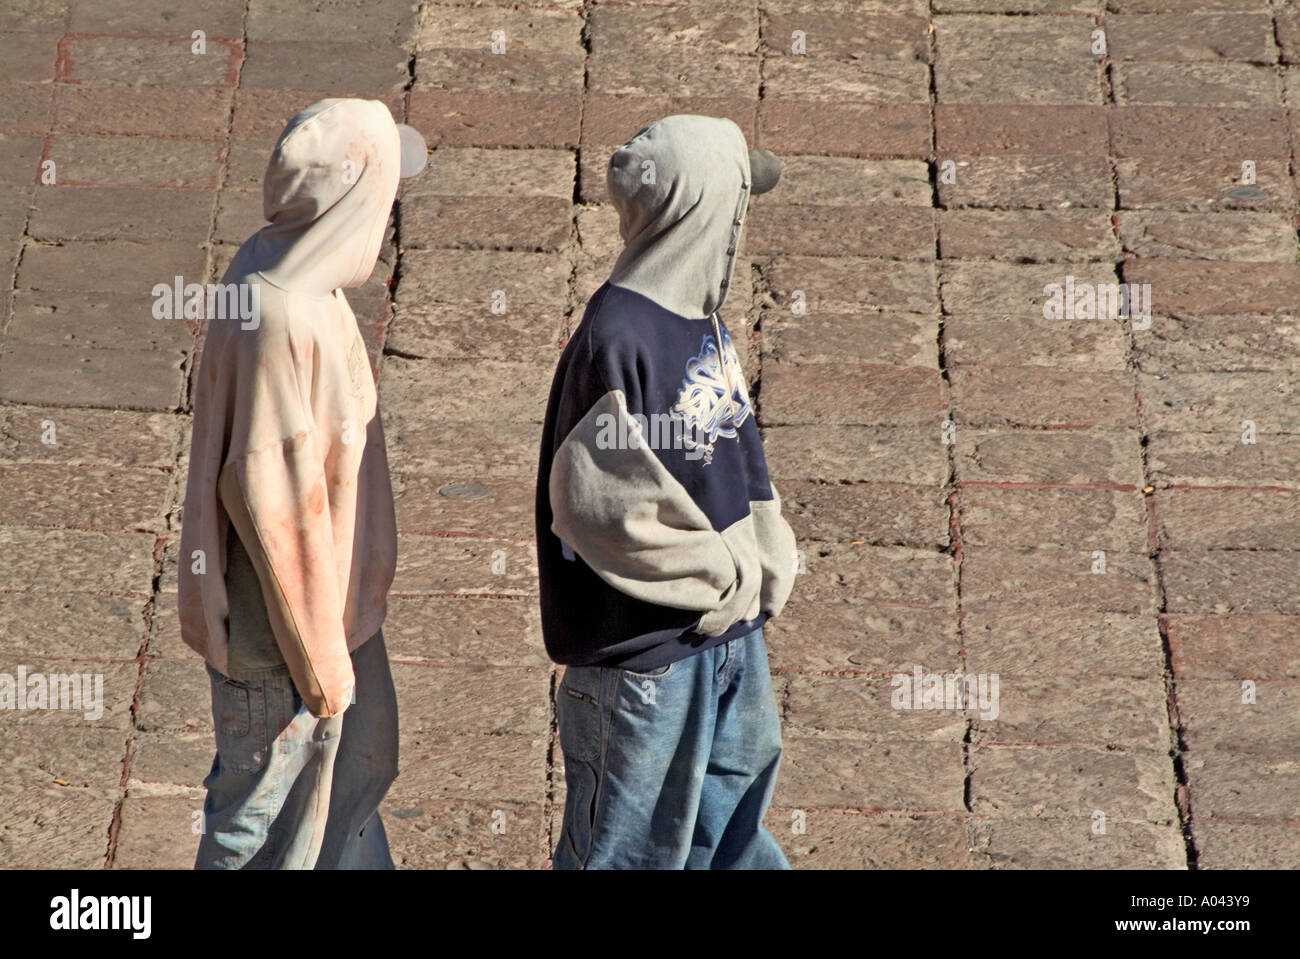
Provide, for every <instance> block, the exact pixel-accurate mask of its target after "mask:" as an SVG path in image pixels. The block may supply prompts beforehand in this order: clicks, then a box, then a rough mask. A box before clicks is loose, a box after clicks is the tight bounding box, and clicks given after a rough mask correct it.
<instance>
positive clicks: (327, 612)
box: [218, 430, 355, 717]
mask: <svg viewBox="0 0 1300 959" xmlns="http://www.w3.org/2000/svg"><path fill="white" fill-rule="evenodd" d="M218 487H219V490H220V493H221V499H222V503H223V505H224V506H225V509H226V512H227V513H228V514H229V516H230V520H231V522H232V523H233V524H234V526H235V530H236V532H237V533H238V534H239V538H240V540H241V541H242V542H243V544H244V548H245V549H246V550H247V552H248V555H249V559H250V560H251V561H252V563H253V567H254V569H256V570H257V575H258V580H259V582H260V584H261V586H262V596H263V598H264V600H265V602H266V607H267V617H268V619H269V620H270V623H271V628H272V630H273V631H274V632H275V638H276V641H277V643H278V644H279V647H280V652H281V654H282V655H283V656H284V660H285V663H286V664H287V665H288V667H289V672H290V675H291V676H292V678H293V683H294V686H295V687H297V689H298V693H299V695H301V696H302V699H303V702H304V703H305V704H306V705H307V708H308V709H310V710H311V713H312V715H313V716H318V717H328V716H334V715H337V714H338V713H340V712H342V711H343V709H344V708H345V707H346V706H347V703H348V701H349V700H350V699H351V695H352V686H353V684H354V682H355V680H354V676H353V673H352V660H351V657H350V655H349V653H348V646H347V636H346V634H345V632H344V629H343V604H342V599H341V597H340V596H339V582H338V567H337V565H336V564H335V560H334V533H333V528H332V525H331V522H330V511H329V503H328V497H327V493H326V483H325V471H324V463H323V459H322V456H321V454H320V451H319V449H318V446H317V437H316V435H315V431H314V430H313V431H307V432H303V433H299V434H298V435H296V436H293V437H291V438H289V439H286V440H283V441H282V442H279V443H276V444H273V445H270V446H265V447H262V448H261V449H257V450H254V451H252V452H249V453H245V454H244V455H242V456H240V457H238V458H235V459H232V460H231V461H229V462H228V463H227V464H226V466H225V468H224V469H223V470H222V472H221V477H220V479H219V481H218Z"/></svg>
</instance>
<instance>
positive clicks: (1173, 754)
mask: <svg viewBox="0 0 1300 959" xmlns="http://www.w3.org/2000/svg"><path fill="white" fill-rule="evenodd" d="M1097 26H1098V27H1099V28H1101V29H1102V30H1103V31H1105V29H1106V14H1105V11H1102V12H1101V13H1099V14H1097ZM1109 50H1110V47H1109V43H1108V44H1107V52H1106V54H1105V55H1104V56H1103V57H1102V60H1101V63H1102V73H1101V78H1100V79H1101V84H1102V91H1101V92H1102V101H1103V104H1102V105H1103V107H1104V109H1105V116H1106V165H1107V168H1108V172H1109V173H1110V182H1111V229H1112V231H1113V233H1114V235H1115V238H1116V239H1117V240H1118V241H1119V245H1120V259H1119V262H1117V263H1116V264H1115V279H1116V281H1117V282H1119V283H1123V282H1124V280H1125V273H1126V272H1127V271H1126V266H1127V264H1128V261H1129V259H1130V257H1132V256H1133V255H1134V254H1133V252H1132V251H1131V250H1129V249H1128V248H1127V247H1126V246H1125V244H1124V238H1123V236H1122V234H1121V233H1120V229H1119V212H1120V208H1121V198H1120V191H1119V171H1118V165H1117V163H1116V151H1115V140H1114V132H1113V127H1112V124H1111V119H1112V117H1113V116H1114V111H1115V108H1116V107H1117V106H1118V105H1119V104H1118V100H1117V98H1116V93H1115V86H1116V85H1115V61H1114V60H1113V59H1112V57H1111V55H1110V52H1109ZM1122 322H1123V328H1124V351H1125V357H1124V365H1125V368H1126V369H1127V370H1128V371H1129V373H1130V375H1131V376H1132V378H1133V411H1134V418H1135V421H1136V426H1137V432H1138V460H1139V463H1140V465H1141V469H1142V484H1143V490H1142V492H1143V507H1144V510H1145V513H1146V522H1147V559H1148V560H1149V561H1150V564H1151V579H1152V584H1151V589H1152V599H1153V601H1154V602H1155V607H1156V612H1155V620H1156V630H1157V633H1158V634H1159V636H1160V650H1161V659H1162V663H1163V668H1162V670H1161V673H1162V675H1161V679H1162V681H1163V683H1164V688H1165V713H1166V722H1167V723H1168V726H1169V758H1170V762H1171V764H1172V765H1173V773H1174V782H1175V786H1174V796H1173V800H1174V806H1175V808H1176V809H1177V810H1178V824H1179V831H1180V832H1181V833H1182V837H1183V849H1184V854H1185V857H1186V862H1187V868H1188V869H1189V870H1195V869H1196V865H1197V863H1196V845H1195V843H1194V841H1193V836H1192V810H1191V796H1190V792H1189V790H1188V784H1187V772H1186V769H1185V768H1184V765H1183V753H1184V752H1185V750H1186V746H1185V743H1184V741H1183V733H1182V723H1181V720H1180V718H1179V714H1178V699H1177V689H1176V683H1175V680H1174V670H1173V651H1172V649H1171V647H1170V644H1169V629H1168V623H1167V621H1166V618H1165V614H1166V608H1167V607H1166V597H1165V584H1164V572H1163V569H1162V567H1161V563H1160V528H1159V523H1158V521H1157V519H1156V510H1155V499H1154V492H1155V483H1154V481H1153V479H1152V476H1151V464H1150V457H1149V443H1150V433H1149V432H1148V430H1147V425H1146V417H1145V415H1144V412H1143V408H1142V390H1141V380H1140V377H1139V369H1138V354H1137V337H1136V335H1135V334H1134V331H1133V326H1132V323H1131V322H1129V321H1128V320H1127V319H1126V318H1125V319H1123V320H1122ZM1148 491H1150V492H1148Z"/></svg>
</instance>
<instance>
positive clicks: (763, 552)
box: [749, 483, 795, 616]
mask: <svg viewBox="0 0 1300 959" xmlns="http://www.w3.org/2000/svg"><path fill="white" fill-rule="evenodd" d="M749 508H750V511H751V513H752V515H753V517H754V537H755V539H756V540H757V541H758V559H759V564H760V565H761V566H762V568H763V586H762V591H761V596H760V606H761V608H762V610H763V612H765V613H767V614H768V615H769V616H779V615H780V614H781V610H783V609H784V608H785V601H786V600H787V599H789V597H790V591H791V590H792V589H793V588H794V577H795V539H794V531H793V530H791V529H790V524H789V523H787V522H786V520H785V517H784V516H782V515H781V495H780V494H779V493H777V491H776V484H775V483H773V484H772V499H771V500H769V501H764V502H754V503H750V504H749Z"/></svg>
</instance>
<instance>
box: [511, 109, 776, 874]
mask: <svg viewBox="0 0 1300 959" xmlns="http://www.w3.org/2000/svg"><path fill="white" fill-rule="evenodd" d="M751 163H752V165H753V166H754V167H758V168H760V169H758V170H757V172H758V174H759V175H760V176H761V178H762V179H761V180H756V181H755V182H753V183H752V184H751V178H752V177H754V175H755V171H753V170H752V169H751ZM777 176H779V166H778V165H777V164H776V161H775V158H773V157H771V155H770V154H762V153H760V152H758V151H749V150H748V149H747V147H746V144H745V140H744V136H743V134H742V133H741V132H740V129H739V128H738V127H736V125H735V124H734V123H731V121H728V120H718V119H713V118H709V117H693V116H675V117H669V118H666V119H665V120H661V121H659V122H658V123H655V124H652V125H651V126H650V127H647V128H646V129H645V130H643V131H642V132H641V133H640V134H638V135H637V136H636V137H635V138H634V139H633V140H631V141H630V142H629V143H628V144H626V145H625V146H624V147H623V148H621V149H620V150H619V151H617V152H616V153H615V154H614V156H613V158H612V159H611V161H610V169H609V174H608V182H609V188H610V194H611V196H612V198H613V201H614V205H615V207H616V208H617V209H618V212H619V217H620V224H619V226H620V232H621V234H622V236H623V239H624V241H625V244H626V247H625V249H624V251H623V254H622V256H621V257H620V258H619V261H618V263H617V265H616V266H615V268H614V272H613V274H612V275H611V277H610V280H609V282H608V283H606V284H605V285H604V286H602V287H601V288H600V289H599V290H598V291H597V292H596V294H595V295H594V296H593V297H592V300H591V302H590V303H589V304H588V307H587V311H586V313H585V315H584V317H583V320H582V322H581V324H580V325H579V326H578V328H577V329H576V330H575V331H574V334H573V336H572V337H571V339H570V341H569V343H568V344H567V346H566V348H565V350H564V353H563V356H562V357H561V359H560V363H559V366H558V368H557V371H556V375H555V380H554V383H553V385H552V388H551V394H550V399H549V403H548V408H547V415H546V422H545V427H544V432H543V438H542V449H541V456H540V462H539V469H538V488H537V504H536V513H537V540H538V546H537V548H538V570H539V577H540V585H541V605H542V625H543V635H544V639H545V642H546V647H547V650H548V652H549V654H550V656H551V658H552V659H554V660H555V661H556V662H558V663H562V664H564V665H566V667H567V668H566V670H565V675H564V680H563V682H562V684H561V686H560V695H559V696H558V697H557V710H558V713H559V722H560V739H561V747H562V749H563V751H564V756H565V772H566V778H567V781H568V794H567V800H566V807H565V820H564V830H563V834H562V836H561V839H560V842H559V844H558V845H557V848H556V850H555V857H554V862H555V865H556V867H557V868H573V867H578V868H600V867H619V866H631V867H637V866H640V867H683V866H685V867H715V868H716V867H758V868H762V867H784V866H785V859H784V856H783V855H782V854H781V851H780V849H779V847H777V845H776V842H775V840H774V839H773V838H772V836H771V835H770V834H768V833H767V831H766V830H765V829H763V827H762V824H761V818H762V813H763V811H764V810H765V809H766V807H767V804H768V802H769V800H770V796H771V789H772V786H773V784H774V782H775V773H776V766H777V763H778V760H779V757H780V752H781V745H780V724H779V716H778V713H777V710H776V703H775V700H774V698H773V696H772V690H771V679H770V675H769V674H768V666H767V654H766V649H765V647H764V646H763V636H762V625H763V623H764V621H765V620H766V619H767V618H768V617H770V616H774V615H776V614H778V613H779V612H780V611H781V609H782V607H783V606H784V604H785V600H786V597H787V596H788V594H789V592H790V589H791V586H792V584H793V579H794V545H795V544H794V537H793V534H792V533H791V532H790V529H789V526H788V524H787V523H786V522H785V520H784V519H783V518H782V517H781V514H780V500H779V497H778V496H777V494H776V490H775V488H774V487H773V486H772V484H771V481H770V479H769V477H768V474H767V466H766V462H765V459H764V456H763V449H762V444H761V441H760V439H759V434H758V428H757V424H756V423H755V419H754V413H753V409H752V407H751V404H750V401H749V397H748V390H747V389H746V385H745V378H744V373H743V370H742V369H741V366H740V362H739V358H738V357H737V354H736V350H735V347H734V345H733V343H732V341H731V338H730V336H729V334H728V333H727V330H726V327H725V325H724V324H723V323H722V320H721V318H720V317H719V316H718V314H717V310H718V308H719V307H720V306H721V304H722V302H723V300H724V299H725V296H726V292H727V289H728V287H729V285H730V283H731V277H732V271H733V269H734V262H735V254H736V248H737V244H738V242H739V237H740V232H741V229H742V227H743V223H744V217H745V212H746V209H747V205H748V200H749V196H750V193H751V192H763V191H765V190H766V189H770V188H771V187H772V186H773V185H774V184H775V182H776V178H777ZM751 186H752V189H751ZM720 769H727V770H730V772H729V773H728V774H727V775H719V770H720Z"/></svg>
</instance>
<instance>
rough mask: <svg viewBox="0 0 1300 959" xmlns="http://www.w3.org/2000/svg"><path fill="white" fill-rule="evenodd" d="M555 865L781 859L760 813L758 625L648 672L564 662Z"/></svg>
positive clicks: (767, 865) (672, 865)
mask: <svg viewBox="0 0 1300 959" xmlns="http://www.w3.org/2000/svg"><path fill="white" fill-rule="evenodd" d="M556 712H557V717H558V721H559V734H560V747H561V749H563V751H564V777H565V783H566V786H567V794H566V796H565V803H564V826H563V829H562V832H561V835H560V840H559V843H558V844H557V845H556V848H555V852H554V857H553V865H554V868H556V869H788V868H790V867H789V864H788V863H787V862H786V859H785V855H784V854H783V853H782V852H781V847H780V846H778V845H777V842H776V839H775V838H774V837H773V836H772V834H771V833H770V832H768V831H767V829H766V828H765V827H764V826H763V815H764V813H766V811H767V807H768V803H769V802H771V799H772V790H773V788H774V787H775V785H776V771H777V766H778V764H779V763H780V760H781V717H780V713H779V712H778V710H777V705H776V698H775V696H774V695H773V692H772V677H771V674H770V672H769V670H768V664H767V647H766V646H765V645H764V644H763V631H762V630H761V629H757V630H755V631H754V632H752V633H750V634H749V635H748V636H745V637H743V638H741V639H737V640H733V641H732V642H729V643H723V644H722V645H719V646H715V647H713V648H712V649H707V650H705V651H704V652H702V653H697V654H695V655H694V656H690V657H688V658H686V659H682V660H678V661H677V662H675V663H673V664H671V665H669V666H666V667H664V668H663V669H660V670H657V671H654V672H650V673H633V672H630V671H628V670H624V669H614V668H609V667H600V666H570V667H568V668H567V669H565V671H564V679H563V681H562V682H561V683H560V686H559V689H558V690H557V693H556Z"/></svg>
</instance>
